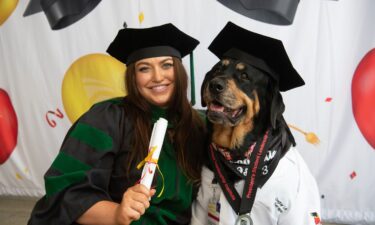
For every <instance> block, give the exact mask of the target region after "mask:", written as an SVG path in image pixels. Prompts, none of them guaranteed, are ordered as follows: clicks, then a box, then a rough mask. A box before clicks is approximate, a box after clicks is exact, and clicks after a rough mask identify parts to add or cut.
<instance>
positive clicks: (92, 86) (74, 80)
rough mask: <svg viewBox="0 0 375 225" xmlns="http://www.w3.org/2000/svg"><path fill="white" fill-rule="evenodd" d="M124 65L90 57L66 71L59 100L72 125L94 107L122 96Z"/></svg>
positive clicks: (104, 58) (75, 63)
mask: <svg viewBox="0 0 375 225" xmlns="http://www.w3.org/2000/svg"><path fill="white" fill-rule="evenodd" d="M125 69H126V68H125V65H124V64H123V63H122V62H120V61H118V60H117V59H115V58H113V57H112V56H109V55H106V54H89V55H85V56H82V57H81V58H79V59H77V60H76V61H75V62H73V64H72V65H71V66H70V67H69V69H68V70H67V71H66V73H65V76H64V80H63V84H62V100H63V104H64V109H65V112H66V114H67V116H68V118H69V120H70V121H71V122H72V123H74V122H75V121H76V120H77V119H78V118H79V117H80V116H81V115H82V114H83V113H84V112H86V111H87V110H88V109H89V108H90V107H91V106H92V105H93V104H95V103H97V102H100V101H103V100H106V99H110V98H114V97H119V96H125V94H126V91H125V80H124V78H125Z"/></svg>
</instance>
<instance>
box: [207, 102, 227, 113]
mask: <svg viewBox="0 0 375 225" xmlns="http://www.w3.org/2000/svg"><path fill="white" fill-rule="evenodd" d="M209 110H211V111H215V112H224V106H222V105H216V104H210V106H209Z"/></svg>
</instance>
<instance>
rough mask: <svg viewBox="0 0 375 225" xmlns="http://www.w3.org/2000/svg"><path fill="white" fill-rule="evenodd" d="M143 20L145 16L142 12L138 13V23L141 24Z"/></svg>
mask: <svg viewBox="0 0 375 225" xmlns="http://www.w3.org/2000/svg"><path fill="white" fill-rule="evenodd" d="M144 19H145V15H144V14H143V12H140V13H139V15H138V20H139V23H142V22H143V20H144Z"/></svg>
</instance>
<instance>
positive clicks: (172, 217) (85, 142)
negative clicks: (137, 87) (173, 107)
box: [28, 98, 193, 225]
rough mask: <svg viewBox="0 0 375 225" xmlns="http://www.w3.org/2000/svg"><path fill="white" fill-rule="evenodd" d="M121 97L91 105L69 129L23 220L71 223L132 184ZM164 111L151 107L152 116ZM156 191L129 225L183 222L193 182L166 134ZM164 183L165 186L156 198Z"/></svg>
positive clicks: (40, 224)
mask: <svg viewBox="0 0 375 225" xmlns="http://www.w3.org/2000/svg"><path fill="white" fill-rule="evenodd" d="M124 107H126V106H124V101H123V98H117V99H111V100H108V101H105V102H101V103H98V104H96V105H94V106H93V107H92V108H91V109H90V110H89V111H88V112H87V113H85V114H84V115H83V116H82V117H81V118H80V119H78V120H77V121H76V122H75V123H74V124H73V126H72V127H71V128H70V130H69V131H68V133H67V135H66V137H65V139H64V141H63V144H62V146H61V149H60V152H59V153H58V155H57V157H56V159H55V160H54V161H53V163H52V165H51V167H50V168H49V169H48V171H47V172H46V174H45V176H44V180H45V189H46V195H45V196H43V197H42V198H41V199H40V200H39V201H38V202H37V203H36V205H35V207H34V209H33V211H32V213H31V217H30V219H29V221H28V225H44V224H45V225H50V224H59V225H71V224H77V223H75V221H76V220H77V219H78V218H79V217H80V216H81V215H82V214H83V213H84V212H85V211H86V210H87V209H89V208H90V207H91V206H92V205H94V204H95V203H97V202H98V201H102V200H108V201H114V202H117V203H120V202H121V199H122V196H123V194H124V192H125V191H126V190H127V188H129V187H131V186H133V185H134V184H136V182H137V181H139V179H140V177H141V172H142V169H140V170H138V169H136V165H137V164H138V163H139V162H134V163H133V164H134V165H132V166H131V168H133V169H132V170H131V171H130V176H129V178H127V177H126V176H125V169H124V168H125V165H124V162H125V158H126V157H127V156H128V154H129V151H130V149H131V146H130V139H131V137H132V136H133V132H132V130H133V128H132V124H131V121H129V119H128V118H126V116H125V113H124ZM163 115H165V111H163V110H161V109H156V110H155V109H153V118H152V119H153V121H156V120H157V119H158V118H159V116H163ZM158 164H159V167H160V170H161V171H162V173H163V176H164V181H163V179H162V178H161V176H156V194H155V195H154V196H153V197H152V198H151V202H150V205H151V206H150V207H149V208H148V209H147V210H146V212H145V214H144V215H142V217H141V218H140V219H139V220H138V221H134V222H133V223H132V224H135V225H138V224H151V225H152V224H188V223H189V221H190V216H191V212H190V209H191V202H192V193H193V190H192V189H193V186H192V185H191V183H189V182H188V181H187V178H186V176H185V175H184V174H183V173H182V171H181V169H180V168H179V166H178V165H177V160H176V155H175V151H174V149H173V146H172V144H171V142H170V140H169V137H168V135H166V137H165V139H164V143H163V147H162V150H161V153H160V158H159V161H158ZM163 185H164V191H163V193H162V195H161V196H160V197H157V196H158V195H159V193H160V192H161V189H162V186H163Z"/></svg>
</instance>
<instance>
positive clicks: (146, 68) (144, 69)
mask: <svg viewBox="0 0 375 225" xmlns="http://www.w3.org/2000/svg"><path fill="white" fill-rule="evenodd" d="M148 70H149V68H148V67H146V66H142V67H139V68H138V71H139V72H142V73H145V72H147V71H148Z"/></svg>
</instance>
